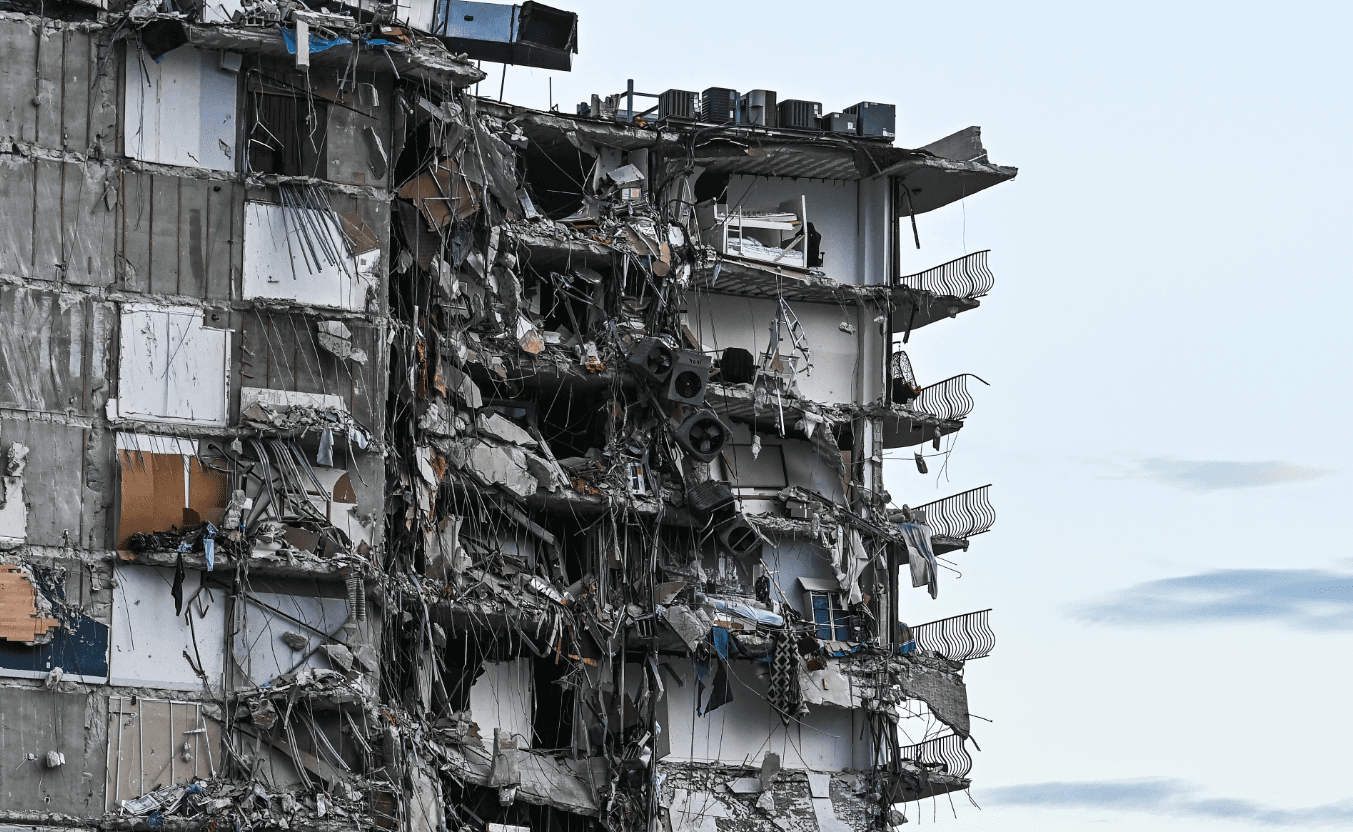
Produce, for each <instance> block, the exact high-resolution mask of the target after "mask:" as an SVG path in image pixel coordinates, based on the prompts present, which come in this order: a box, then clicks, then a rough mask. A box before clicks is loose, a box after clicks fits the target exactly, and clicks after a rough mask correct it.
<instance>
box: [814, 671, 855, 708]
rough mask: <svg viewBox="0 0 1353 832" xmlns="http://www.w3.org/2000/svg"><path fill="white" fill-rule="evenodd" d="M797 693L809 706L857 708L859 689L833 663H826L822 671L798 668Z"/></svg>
mask: <svg viewBox="0 0 1353 832" xmlns="http://www.w3.org/2000/svg"><path fill="white" fill-rule="evenodd" d="M799 692H800V694H801V695H802V696H803V701H804V702H807V703H808V704H809V705H831V706H833V707H836V708H859V707H862V703H861V701H860V689H859V688H858V687H857V686H856V685H855V684H853V683H852V681H851V679H850V677H849V676H847V675H846V674H844V673H842V672H841V671H840V669H839V668H838V667H837V666H836V663H835V662H828V663H827V666H826V667H825V668H823V669H822V670H807V669H805V668H804V667H803V666H802V665H800V666H799Z"/></svg>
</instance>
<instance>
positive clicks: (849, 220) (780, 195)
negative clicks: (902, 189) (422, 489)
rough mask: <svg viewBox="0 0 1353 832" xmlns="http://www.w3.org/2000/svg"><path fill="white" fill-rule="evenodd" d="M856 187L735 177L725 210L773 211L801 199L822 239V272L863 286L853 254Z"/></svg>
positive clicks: (856, 225) (833, 181) (841, 182)
mask: <svg viewBox="0 0 1353 832" xmlns="http://www.w3.org/2000/svg"><path fill="white" fill-rule="evenodd" d="M858 195H859V183H857V182H848V181H845V180H840V179H786V178H783V177H778V176H746V175H743V174H736V175H734V176H732V177H730V178H729V181H728V208H729V210H730V211H731V210H732V209H733V208H734V206H736V205H739V204H741V206H742V208H743V210H751V211H774V210H776V209H777V208H779V206H780V203H782V202H785V201H786V200H789V199H794V198H797V197H800V196H803V197H806V198H807V201H808V205H807V210H808V221H809V222H811V223H812V224H813V228H814V229H816V230H817V232H818V233H819V234H821V235H822V251H823V252H825V255H826V256H825V258H824V259H823V262H822V270H823V271H825V272H826V273H827V276H828V277H830V278H831V279H832V280H835V281H838V282H840V283H862V282H863V279H862V273H861V268H860V263H859V261H858V253H857V251H856V248H857V247H856V243H855V240H856V237H857V236H858V235H859V233H860V225H859V220H860V213H859V210H858V202H857V197H858Z"/></svg>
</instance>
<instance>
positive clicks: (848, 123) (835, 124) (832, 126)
mask: <svg viewBox="0 0 1353 832" xmlns="http://www.w3.org/2000/svg"><path fill="white" fill-rule="evenodd" d="M856 118H857V117H856V116H855V115H853V114H851V113H827V114H826V115H825V116H823V117H822V129H823V130H826V131H827V132H828V133H849V134H850V135H852V136H853V135H855V123H856Z"/></svg>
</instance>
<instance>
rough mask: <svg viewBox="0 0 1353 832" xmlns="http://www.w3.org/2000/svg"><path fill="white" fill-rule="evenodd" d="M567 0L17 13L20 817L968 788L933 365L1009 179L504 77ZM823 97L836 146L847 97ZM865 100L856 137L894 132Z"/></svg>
mask: <svg viewBox="0 0 1353 832" xmlns="http://www.w3.org/2000/svg"><path fill="white" fill-rule="evenodd" d="M575 45H576V19H575V18H574V16H573V15H571V14H569V13H567V12H562V11H559V10H557V9H553V8H550V7H546V6H543V5H540V4H536V3H530V2H527V3H524V4H523V5H521V6H519V7H513V6H491V5H489V4H482V3H456V2H442V3H436V4H434V3H430V2H427V0H410V2H408V3H403V4H393V5H387V4H369V3H362V2H358V3H344V2H341V1H340V0H332V1H331V2H325V3H318V2H295V0H281V1H280V2H274V1H273V0H213V2H206V3H187V2H177V0H165V2H163V3H152V2H140V3H130V2H129V3H124V4H118V3H116V2H107V3H104V2H96V3H94V4H81V3H76V2H70V3H62V2H47V3H45V4H40V3H28V2H22V1H21V0H3V2H0V54H3V55H4V56H5V60H4V61H3V62H2V63H0V90H3V96H2V97H0V105H2V106H0V121H2V122H3V123H2V124H0V168H2V169H3V175H0V234H2V235H3V236H2V239H3V243H4V244H3V246H0V454H3V460H0V465H3V466H4V470H3V479H2V480H0V485H2V487H0V750H2V751H3V754H0V763H3V765H0V819H3V820H4V822H5V823H6V824H10V825H27V826H31V827H42V828H55V827H60V828H71V827H75V828H91V829H92V828H99V829H142V828H160V827H170V828H176V829H198V828H206V829H221V828H231V829H236V830H240V829H278V828H280V829H288V828H303V829H330V828H331V829H339V828H343V829H349V828H362V829H368V828H377V829H410V830H422V831H425V832H431V830H443V829H448V830H459V829H473V830H483V832H488V830H493V832H504V831H505V830H515V829H519V828H522V827H526V828H531V829H542V830H556V829H557V830H564V829H570V830H572V829H586V828H605V829H610V830H621V829H624V830H645V831H646V832H647V830H659V829H666V830H686V829H700V830H705V832H716V830H718V829H720V828H722V829H725V830H727V829H732V828H737V829H747V830H753V829H755V830H766V832H772V830H774V829H777V828H778V829H781V830H798V829H802V830H812V829H814V828H817V829H821V830H823V832H827V830H832V832H835V830H843V829H846V828H849V829H854V830H860V831H861V832H862V831H863V830H866V829H883V828H886V827H891V826H896V825H898V824H900V823H903V822H905V821H906V819H907V811H908V805H909V804H911V803H912V802H914V801H919V800H925V799H930V798H935V797H937V796H940V795H945V794H947V793H950V792H954V791H962V790H965V789H967V787H968V785H969V780H968V779H967V775H968V773H969V768H970V765H971V758H970V756H969V752H968V748H969V746H970V745H972V740H971V736H970V734H971V731H970V717H969V714H968V709H967V697H966V689H965V687H964V682H963V670H964V662H966V661H967V660H970V659H974V658H980V657H982V656H985V655H987V654H988V653H989V652H990V651H991V649H992V644H993V637H992V635H991V631H990V629H989V627H988V624H987V618H986V612H985V611H983V612H979V613H974V614H971V615H967V616H960V617H958V618H953V619H946V620H942V621H936V622H931V623H928V624H921V625H915V626H908V625H907V624H905V623H903V620H902V616H903V613H905V617H907V618H915V617H916V616H915V615H913V614H912V613H911V611H912V610H919V609H920V604H921V603H922V601H921V600H920V598H921V597H923V593H926V592H928V594H929V595H930V596H932V597H933V596H934V595H935V594H936V592H937V588H938V583H939V573H940V570H941V566H942V565H941V562H940V560H941V559H942V558H943V556H944V555H947V554H950V553H953V552H956V551H965V550H966V549H967V548H968V544H969V539H970V538H971V537H973V536H974V535H976V534H979V533H982V532H984V531H986V530H988V529H989V528H990V527H991V525H992V522H993V521H994V514H993V513H992V510H991V507H990V504H989V502H988V501H987V489H986V488H981V489H976V490H973V491H969V492H964V493H961V494H957V495H954V496H952V497H950V498H946V499H943V500H938V501H932V502H928V503H926V504H924V505H915V506H908V505H905V504H902V503H899V502H898V498H904V497H905V495H898V498H894V497H893V496H890V495H889V494H888V493H887V491H886V490H885V488H884V486H883V466H884V456H885V452H886V451H888V450H890V449H916V453H915V459H916V464H917V465H918V466H919V467H921V468H922V469H923V470H924V467H925V457H924V456H923V454H922V453H921V449H924V448H926V447H928V446H932V445H933V447H934V449H935V450H937V451H938V450H940V448H941V443H942V442H943V441H944V437H947V436H952V435H953V434H954V433H955V432H956V431H958V430H959V429H960V428H961V427H962V426H963V422H964V419H965V417H967V416H968V414H969V412H970V411H971V410H972V408H973V400H972V398H971V396H970V395H969V391H968V384H969V381H970V379H975V377H971V376H958V377H955V378H951V379H946V380H943V381H939V382H937V383H931V384H928V385H926V384H921V383H919V382H918V380H917V378H918V376H917V373H916V372H914V371H913V368H912V366H911V363H910V361H909V360H908V358H907V356H906V353H905V352H904V350H903V346H904V344H905V343H906V342H908V341H909V339H910V338H911V337H912V336H913V333H915V332H916V331H917V330H920V329H922V328H923V327H926V326H929V325H931V324H939V323H941V322H943V321H944V320H946V319H948V318H951V317H953V316H955V315H957V314H959V313H962V312H965V311H969V310H972V309H974V308H976V307H977V306H978V305H979V303H980V300H979V299H980V298H981V297H982V296H983V295H985V294H986V293H987V291H988V290H989V289H990V288H991V287H992V283H993V279H992V276H991V272H990V271H989V269H988V267H987V263H986V252H978V253H976V254H973V255H969V256H967V257H964V258H961V259H960V260H956V261H953V262H950V263H945V264H942V265H938V266H936V267H934V268H932V269H929V270H927V271H925V272H921V273H919V274H912V275H903V274H902V268H901V263H902V249H903V247H904V246H910V245H911V244H912V243H913V242H914V243H915V245H916V246H917V247H919V245H920V239H919V236H918V235H917V226H916V217H917V216H918V215H921V214H924V213H927V212H930V211H934V210H936V209H939V208H942V207H944V206H946V205H949V204H952V203H954V202H956V201H958V200H960V199H962V198H964V197H966V196H969V195H972V194H974V193H977V192H979V191H981V190H983V189H985V188H988V187H991V186H993V185H995V184H998V183H1000V182H1003V181H1005V180H1007V179H1011V178H1013V177H1014V176H1015V170H1014V169H1013V168H1008V167H1002V166H998V165H994V164H991V163H990V162H989V161H988V160H987V157H986V152H985V150H984V149H983V148H982V145H981V141H980V134H979V131H978V130H977V129H976V128H969V129H967V130H964V131H960V132H959V133H957V134H955V135H953V136H950V137H948V138H946V139H943V140H941V141H939V142H936V143H935V144H932V145H930V146H928V147H925V148H921V149H915V150H908V149H902V148H897V147H894V146H893V144H892V132H893V130H892V125H891V122H890V121H888V120H887V118H886V116H887V115H888V114H890V112H891V108H886V112H885V108H883V107H881V106H880V105H873V104H868V103H866V104H863V105H860V106H859V107H856V108H852V109H851V111H847V112H845V113H832V114H829V115H828V116H825V117H823V116H822V115H821V112H820V108H816V107H815V105H812V104H811V103H810V102H796V101H782V102H779V103H778V104H777V103H776V101H775V94H774V93H769V92H768V91H764V90H758V91H754V92H753V93H749V94H744V95H741V96H739V95H738V94H736V93H734V92H733V91H732V90H711V91H706V92H705V93H704V94H703V96H698V95H695V94H694V93H689V92H681V91H678V90H671V91H668V92H666V93H663V94H662V95H659V96H652V98H656V99H657V103H656V105H655V106H654V107H651V108H649V109H647V110H643V111H641V110H640V109H638V107H639V105H637V104H636V97H637V98H638V99H640V100H641V101H642V100H644V99H645V94H643V93H636V92H635V91H634V87H633V84H632V83H631V84H630V85H629V87H628V88H627V90H626V91H625V92H624V93H623V94H619V95H605V96H594V97H593V98H592V100H591V101H590V102H588V103H587V104H585V105H583V106H580V107H579V108H578V110H579V112H578V113H577V114H565V113H560V112H558V111H548V112H547V111H539V110H533V109H529V108H525V107H519V106H513V105H510V104H507V103H503V102H502V101H501V100H494V99H492V98H490V97H479V96H478V95H476V94H475V91H476V86H477V85H478V84H479V83H480V82H481V81H486V79H487V85H488V86H492V79H489V77H488V73H487V72H486V71H485V69H483V68H482V62H483V61H491V62H492V61H498V62H510V63H520V64H529V65H534V66H541V67H547V68H554V69H566V68H568V66H569V65H570V63H571V56H572V54H573V53H574V51H575ZM820 118H821V119H822V120H821V121H819V119H820ZM866 122H867V124H866Z"/></svg>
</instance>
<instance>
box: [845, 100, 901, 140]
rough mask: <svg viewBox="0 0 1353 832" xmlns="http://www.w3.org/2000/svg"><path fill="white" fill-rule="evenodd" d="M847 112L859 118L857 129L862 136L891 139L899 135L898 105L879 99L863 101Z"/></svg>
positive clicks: (847, 109)
mask: <svg viewBox="0 0 1353 832" xmlns="http://www.w3.org/2000/svg"><path fill="white" fill-rule="evenodd" d="M846 112H847V113H850V114H851V115H854V116H856V117H858V118H859V122H858V124H857V125H856V129H857V130H858V131H859V134H860V135H861V136H878V137H880V138H887V139H891V138H894V137H895V136H897V107H896V106H894V105H892V104H880V103H878V102H877V101H861V102H860V103H859V104H856V105H854V106H853V107H847V108H846Z"/></svg>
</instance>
